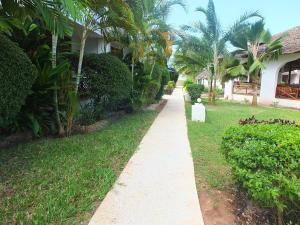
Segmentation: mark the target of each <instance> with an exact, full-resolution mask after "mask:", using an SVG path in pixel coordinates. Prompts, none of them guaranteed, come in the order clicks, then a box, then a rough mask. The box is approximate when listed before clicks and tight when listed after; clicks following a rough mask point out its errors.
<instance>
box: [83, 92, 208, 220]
mask: <svg viewBox="0 0 300 225" xmlns="http://www.w3.org/2000/svg"><path fill="white" fill-rule="evenodd" d="M124 132H125V131H124ZM89 225H204V223H203V219H202V215H201V211H200V206H199V201H198V196H197V191H196V185H195V177H194V167H193V160H192V156H191V150H190V146H189V141H188V137H187V127H186V119H185V111H184V101H183V95H182V89H181V88H177V89H175V91H174V92H173V95H172V96H171V97H170V99H169V101H168V103H167V105H166V106H165V108H164V109H163V111H162V112H161V113H160V114H159V115H158V117H157V118H156V120H155V121H154V123H153V124H152V126H151V128H150V129H149V131H148V132H147V134H146V135H145V137H144V138H143V140H142V142H141V144H140V146H139V149H138V150H137V152H136V153H135V154H134V156H133V157H132V158H131V159H130V161H129V163H128V164H127V166H126V168H125V169H124V171H123V172H122V174H121V175H120V177H119V179H118V181H117V183H116V184H115V185H114V188H113V189H112V190H111V191H110V192H109V193H108V194H107V196H106V197H105V199H104V200H103V202H102V203H101V205H100V206H99V208H98V209H97V211H96V213H95V214H94V216H93V217H92V219H91V221H90V222H89Z"/></svg>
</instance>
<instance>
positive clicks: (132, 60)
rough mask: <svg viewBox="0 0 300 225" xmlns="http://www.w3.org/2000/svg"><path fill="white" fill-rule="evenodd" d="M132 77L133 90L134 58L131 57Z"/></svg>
mask: <svg viewBox="0 0 300 225" xmlns="http://www.w3.org/2000/svg"><path fill="white" fill-rule="evenodd" d="M131 79H132V85H131V89H132V91H133V82H134V58H133V57H132V58H131Z"/></svg>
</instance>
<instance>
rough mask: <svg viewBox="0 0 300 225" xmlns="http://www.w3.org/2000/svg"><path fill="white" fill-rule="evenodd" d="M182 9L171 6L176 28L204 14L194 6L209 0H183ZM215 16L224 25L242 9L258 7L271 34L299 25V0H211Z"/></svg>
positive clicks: (247, 10) (242, 10)
mask: <svg viewBox="0 0 300 225" xmlns="http://www.w3.org/2000/svg"><path fill="white" fill-rule="evenodd" d="M184 1H185V4H186V6H187V12H185V11H184V10H183V9H182V8H181V7H179V6H173V7H172V10H171V12H170V15H169V18H168V23H169V24H171V25H173V26H174V27H176V28H179V27H180V26H181V25H192V24H193V21H197V20H199V19H200V20H202V21H204V17H203V16H202V15H201V13H199V12H195V8H197V7H199V6H202V7H205V8H206V6H207V3H208V0H184ZM214 3H215V7H216V12H217V15H218V18H219V20H220V22H221V24H222V27H223V28H224V29H226V28H228V27H229V26H230V25H231V24H233V23H234V22H235V21H236V20H237V19H238V18H239V17H240V16H241V15H242V14H244V13H245V12H249V11H250V12H253V11H256V10H258V11H259V12H260V14H261V15H262V16H264V17H265V22H266V28H267V29H269V30H270V31H271V33H272V34H276V33H279V32H284V31H286V30H288V29H290V28H293V27H295V26H298V25H300V0H214Z"/></svg>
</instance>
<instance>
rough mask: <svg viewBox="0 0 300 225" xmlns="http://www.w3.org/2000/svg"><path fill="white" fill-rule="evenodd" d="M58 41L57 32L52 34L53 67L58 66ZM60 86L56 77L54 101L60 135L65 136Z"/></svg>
mask: <svg viewBox="0 0 300 225" xmlns="http://www.w3.org/2000/svg"><path fill="white" fill-rule="evenodd" d="M57 42H58V36H57V35H56V34H52V68H53V69H54V68H56V64H57V62H56V61H57V56H56V55H57ZM57 90H58V87H57V81H56V79H55V81H54V90H53V103H54V111H55V118H56V123H57V130H58V135H59V136H63V135H64V128H63V127H62V124H61V120H60V115H59V107H58V91H57Z"/></svg>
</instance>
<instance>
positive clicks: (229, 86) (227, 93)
mask: <svg viewBox="0 0 300 225" xmlns="http://www.w3.org/2000/svg"><path fill="white" fill-rule="evenodd" d="M232 94H233V80H229V81H227V82H226V83H225V88H224V98H225V99H229V100H231V99H232V98H233V97H232Z"/></svg>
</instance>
